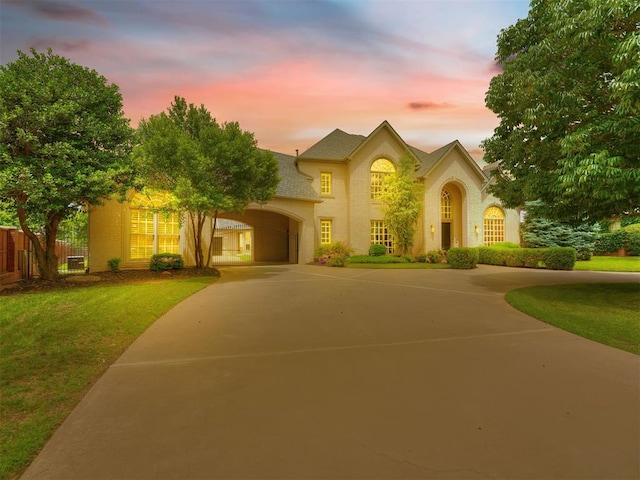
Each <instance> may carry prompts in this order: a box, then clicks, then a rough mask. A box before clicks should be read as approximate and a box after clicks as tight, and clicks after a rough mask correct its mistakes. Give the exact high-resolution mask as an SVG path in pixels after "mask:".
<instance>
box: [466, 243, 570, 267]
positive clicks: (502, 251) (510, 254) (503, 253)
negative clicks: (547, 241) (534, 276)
mask: <svg viewBox="0 0 640 480" xmlns="http://www.w3.org/2000/svg"><path fill="white" fill-rule="evenodd" d="M549 252H551V253H549ZM575 260H576V252H575V250H574V249H573V248H571V247H549V248H511V247H507V248H504V247H494V246H491V247H480V248H479V249H478V263H481V264H486V265H501V266H507V267H529V268H545V267H546V268H548V269H551V270H571V269H572V268H573V265H574V264H575ZM547 262H548V263H547Z"/></svg>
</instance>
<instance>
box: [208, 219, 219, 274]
mask: <svg viewBox="0 0 640 480" xmlns="http://www.w3.org/2000/svg"><path fill="white" fill-rule="evenodd" d="M217 224H218V210H216V211H215V212H214V213H213V227H212V228H211V237H210V238H209V253H208V254H207V268H209V266H210V265H211V256H212V254H213V237H214V235H215V233H216V225H217Z"/></svg>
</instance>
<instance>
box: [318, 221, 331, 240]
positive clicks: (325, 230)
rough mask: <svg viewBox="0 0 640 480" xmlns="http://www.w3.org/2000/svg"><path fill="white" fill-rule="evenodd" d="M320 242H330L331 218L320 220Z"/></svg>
mask: <svg viewBox="0 0 640 480" xmlns="http://www.w3.org/2000/svg"><path fill="white" fill-rule="evenodd" d="M320 244H321V245H330V244H331V220H321V221H320Z"/></svg>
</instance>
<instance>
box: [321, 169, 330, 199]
mask: <svg viewBox="0 0 640 480" xmlns="http://www.w3.org/2000/svg"><path fill="white" fill-rule="evenodd" d="M331 180H332V179H331V173H329V172H321V173H320V195H331Z"/></svg>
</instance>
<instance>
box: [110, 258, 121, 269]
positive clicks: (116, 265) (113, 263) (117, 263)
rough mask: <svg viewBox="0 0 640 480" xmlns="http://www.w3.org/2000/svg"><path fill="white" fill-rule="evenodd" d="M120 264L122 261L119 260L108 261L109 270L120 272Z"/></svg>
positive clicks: (111, 259)
mask: <svg viewBox="0 0 640 480" xmlns="http://www.w3.org/2000/svg"><path fill="white" fill-rule="evenodd" d="M120 262H121V260H120V259H119V258H110V259H109V260H107V265H109V268H110V269H111V271H112V272H119V271H120Z"/></svg>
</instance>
